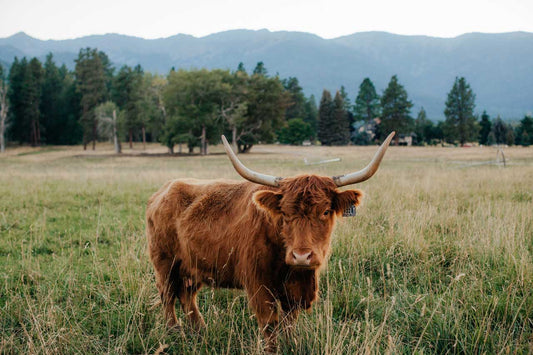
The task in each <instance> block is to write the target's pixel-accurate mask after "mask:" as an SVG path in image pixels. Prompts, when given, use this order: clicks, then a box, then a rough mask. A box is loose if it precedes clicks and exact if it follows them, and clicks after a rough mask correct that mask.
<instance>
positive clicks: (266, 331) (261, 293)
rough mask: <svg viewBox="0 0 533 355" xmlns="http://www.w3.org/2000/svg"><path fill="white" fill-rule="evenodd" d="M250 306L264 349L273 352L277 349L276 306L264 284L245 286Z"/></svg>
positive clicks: (277, 320) (272, 296) (277, 318)
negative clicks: (261, 336)
mask: <svg viewBox="0 0 533 355" xmlns="http://www.w3.org/2000/svg"><path fill="white" fill-rule="evenodd" d="M247 293H248V299H249V301H250V307H251V308H252V310H253V312H254V313H255V316H256V317H257V322H258V323H259V328H260V330H261V332H262V334H263V339H264V342H265V351H266V352H267V353H275V352H276V350H277V336H278V334H277V333H278V324H279V315H278V306H277V301H276V299H275V297H274V295H273V294H272V292H271V291H270V290H269V289H268V288H267V287H265V286H264V285H261V286H258V287H253V288H247Z"/></svg>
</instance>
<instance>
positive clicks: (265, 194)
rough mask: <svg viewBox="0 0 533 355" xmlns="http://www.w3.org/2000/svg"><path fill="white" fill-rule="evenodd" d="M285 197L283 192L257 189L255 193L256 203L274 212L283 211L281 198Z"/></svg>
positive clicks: (254, 199)
mask: <svg viewBox="0 0 533 355" xmlns="http://www.w3.org/2000/svg"><path fill="white" fill-rule="evenodd" d="M282 197H283V195H282V194H279V193H276V192H273V191H266V190H262V191H257V192H255V193H254V195H253V201H254V203H255V204H256V205H257V206H258V207H259V208H262V209H264V210H266V211H268V212H270V213H272V214H279V213H281V207H280V203H279V202H280V200H281V198H282Z"/></svg>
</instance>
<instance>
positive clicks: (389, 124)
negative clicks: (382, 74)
mask: <svg viewBox="0 0 533 355" xmlns="http://www.w3.org/2000/svg"><path fill="white" fill-rule="evenodd" d="M381 107H382V114H381V124H380V126H381V127H380V133H381V134H382V135H387V134H388V133H390V132H392V131H396V136H395V141H396V144H398V141H399V134H400V133H409V131H410V130H411V129H412V126H413V119H412V118H411V116H410V112H411V107H413V104H412V102H411V101H409V100H408V98H407V91H406V90H405V89H404V87H403V86H402V85H400V83H399V82H398V77H397V76H396V75H394V76H393V77H392V78H391V80H390V82H389V85H388V86H387V88H386V89H385V91H384V92H383V96H382V97H381Z"/></svg>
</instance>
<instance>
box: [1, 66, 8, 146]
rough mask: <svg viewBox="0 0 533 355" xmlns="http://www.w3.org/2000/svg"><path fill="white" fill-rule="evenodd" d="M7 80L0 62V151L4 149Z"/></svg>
mask: <svg viewBox="0 0 533 355" xmlns="http://www.w3.org/2000/svg"><path fill="white" fill-rule="evenodd" d="M7 91H8V86H7V80H6V75H5V72H4V67H3V66H2V65H1V64H0V153H3V152H4V151H5V150H6V141H5V139H6V135H5V133H6V124H7V122H6V121H7V113H8V111H9V105H8V102H7Z"/></svg>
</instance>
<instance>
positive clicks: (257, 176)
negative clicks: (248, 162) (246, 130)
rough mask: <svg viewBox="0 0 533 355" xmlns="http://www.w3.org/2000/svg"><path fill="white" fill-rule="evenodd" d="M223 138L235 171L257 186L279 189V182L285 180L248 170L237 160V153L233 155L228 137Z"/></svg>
mask: <svg viewBox="0 0 533 355" xmlns="http://www.w3.org/2000/svg"><path fill="white" fill-rule="evenodd" d="M221 138H222V143H224V149H226V153H227V154H228V157H229V159H230V160H231V163H232V164H233V167H234V168H235V170H237V172H238V173H239V175H241V176H242V177H243V178H245V179H246V180H249V181H251V182H255V183H257V184H261V185H266V186H273V187H279V182H280V181H281V180H283V178H281V177H275V176H272V175H265V174H261V173H258V172H255V171H253V170H250V169H248V168H247V167H245V166H244V164H243V163H241V161H240V160H239V158H237V156H236V155H235V153H233V150H232V149H231V147H230V145H229V143H228V140H227V139H226V137H225V136H224V135H222V137H221Z"/></svg>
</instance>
